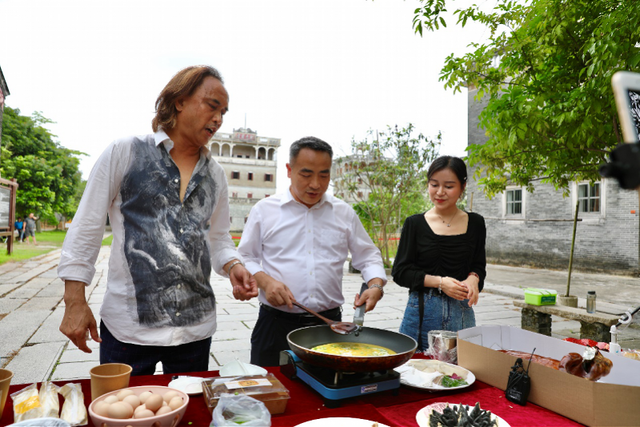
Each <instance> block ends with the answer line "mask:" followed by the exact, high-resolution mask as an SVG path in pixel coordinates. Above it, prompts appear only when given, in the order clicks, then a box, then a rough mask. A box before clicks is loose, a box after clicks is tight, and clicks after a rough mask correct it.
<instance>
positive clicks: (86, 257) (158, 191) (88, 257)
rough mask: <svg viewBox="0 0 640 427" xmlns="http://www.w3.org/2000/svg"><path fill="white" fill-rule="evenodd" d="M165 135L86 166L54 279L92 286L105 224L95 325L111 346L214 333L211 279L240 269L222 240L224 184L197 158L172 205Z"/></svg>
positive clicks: (173, 170)
mask: <svg viewBox="0 0 640 427" xmlns="http://www.w3.org/2000/svg"><path fill="white" fill-rule="evenodd" d="M172 148H173V141H171V140H170V139H169V137H168V136H167V134H166V133H164V132H162V131H160V132H156V133H155V134H151V135H145V136H140V137H127V138H123V139H119V140H117V141H114V142H113V143H111V145H109V147H108V148H107V149H106V150H105V151H104V153H103V154H102V155H101V156H100V158H99V159H98V161H97V162H96V165H95V166H94V168H93V170H92V171H91V174H90V176H89V179H88V181H87V186H86V189H85V191H84V194H83V196H82V201H81V202H80V206H79V207H78V211H77V213H76V215H75V216H74V218H73V221H72V223H71V227H70V229H69V231H68V233H67V236H66V238H65V241H64V244H63V247H62V255H61V258H60V264H59V267H58V275H59V277H60V278H61V279H62V280H77V281H80V282H84V283H87V284H88V283H91V281H92V279H93V276H94V274H95V267H94V264H95V261H96V258H97V256H98V252H99V250H100V244H101V241H102V238H103V233H104V226H105V223H106V219H107V212H108V214H109V221H110V224H111V228H112V230H113V243H112V245H111V256H110V258H109V275H108V278H107V290H106V293H105V295H104V299H103V303H102V306H101V309H100V317H101V319H102V321H103V322H104V323H105V324H106V326H107V328H109V331H110V332H111V333H112V334H113V336H114V337H115V338H116V339H118V340H119V341H122V342H126V343H131V344H139V345H158V346H175V345H180V344H184V343H189V342H194V341H198V340H202V339H205V338H208V337H210V336H211V335H213V333H214V332H215V329H216V312H215V296H214V294H213V290H212V288H211V285H210V283H209V277H210V275H211V270H212V269H213V270H215V271H217V272H218V273H219V274H222V275H224V276H226V273H225V272H224V271H223V266H224V265H225V264H226V263H228V262H229V261H231V260H232V259H234V258H238V259H241V258H240V257H239V255H238V253H237V251H236V249H235V245H234V243H233V241H232V240H231V236H230V235H229V227H230V223H229V203H228V197H229V196H228V190H227V181H226V177H225V174H224V170H223V169H222V167H221V166H220V165H219V164H218V163H217V162H216V161H215V160H214V159H212V158H211V155H210V153H209V151H208V150H207V149H206V148H203V149H202V150H201V152H200V159H199V161H198V163H197V165H196V167H195V169H194V171H193V173H192V175H191V178H190V180H189V184H188V185H187V189H186V193H185V196H184V199H183V200H181V199H180V171H179V169H178V167H177V166H176V165H175V163H174V162H173V159H172V158H171V155H170V154H169V153H170V151H171V149H172Z"/></svg>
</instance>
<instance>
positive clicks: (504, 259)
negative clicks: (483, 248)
mask: <svg viewBox="0 0 640 427" xmlns="http://www.w3.org/2000/svg"><path fill="white" fill-rule="evenodd" d="M474 96H475V91H473V90H469V144H482V143H484V142H485V141H486V136H485V134H484V130H482V129H479V128H478V120H477V116H478V114H479V113H480V112H481V111H482V108H484V105H486V104H484V103H483V102H476V101H475V100H474V99H473V97H474ZM469 172H470V174H469V175H470V180H469V183H468V187H467V206H468V207H469V208H470V209H471V210H473V211H474V212H477V213H479V214H481V215H482V216H484V217H485V221H486V224H487V259H488V261H489V262H493V263H498V264H511V265H527V266H535V267H542V268H552V269H566V268H567V267H568V266H569V256H570V253H571V237H572V233H573V221H572V220H573V215H574V213H573V212H574V210H575V195H573V194H572V196H573V197H572V196H569V197H563V195H562V192H561V191H556V190H555V189H554V187H553V186H552V185H550V184H541V183H537V184H536V185H535V186H534V192H533V193H528V192H527V191H526V190H524V189H523V191H522V194H523V199H524V203H523V215H522V217H521V218H520V220H517V221H514V220H510V218H513V217H512V216H509V215H505V214H504V212H503V210H504V209H503V203H504V202H503V197H502V195H498V196H496V197H494V198H493V199H492V200H490V199H488V198H487V197H485V196H484V193H483V192H482V189H481V188H479V187H478V185H477V182H476V181H475V179H474V178H473V170H470V171H469ZM601 190H602V194H603V195H602V199H601V201H602V205H601V212H600V213H599V214H584V213H581V214H580V215H579V218H580V219H582V221H580V222H578V225H577V229H576V243H575V250H574V259H573V267H574V268H575V269H581V270H585V271H597V272H607V273H622V274H638V273H640V267H639V265H640V264H639V262H640V258H639V253H640V252H639V245H640V239H639V235H640V223H639V218H638V215H637V213H631V212H632V211H634V210H635V212H637V209H638V193H637V192H635V191H627V190H622V189H620V188H619V187H618V184H617V182H615V181H611V180H603V181H602V182H601ZM552 219H553V220H558V219H561V220H566V221H549V220H552Z"/></svg>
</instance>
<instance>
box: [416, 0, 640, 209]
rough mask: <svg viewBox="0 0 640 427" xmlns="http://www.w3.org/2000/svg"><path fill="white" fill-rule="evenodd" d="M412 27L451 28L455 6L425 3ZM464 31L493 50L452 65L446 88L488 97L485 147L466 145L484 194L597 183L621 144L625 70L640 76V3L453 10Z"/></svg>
mask: <svg viewBox="0 0 640 427" xmlns="http://www.w3.org/2000/svg"><path fill="white" fill-rule="evenodd" d="M421 3H422V4H421V7H420V8H418V9H416V10H415V15H414V20H413V25H414V29H415V31H416V32H418V33H420V34H421V35H422V32H423V30H425V29H426V30H430V31H434V30H437V29H439V28H440V27H441V26H446V20H445V16H450V15H447V13H446V12H447V9H446V7H447V5H448V4H451V3H453V0H449V1H447V0H421ZM453 15H454V17H457V24H458V25H461V26H463V27H464V26H465V25H466V24H467V23H468V22H471V21H475V22H477V23H480V24H483V25H485V26H486V27H487V29H488V31H487V32H486V34H487V35H488V40H487V42H486V43H483V44H481V43H471V45H470V46H471V47H472V51H471V52H470V53H467V54H465V55H463V56H455V55H454V54H451V55H450V56H449V57H447V59H446V60H445V64H444V67H443V68H442V70H441V74H440V80H441V81H443V82H444V84H445V87H446V88H453V90H454V92H456V91H460V89H461V88H462V87H466V86H473V87H476V88H477V89H478V92H477V99H480V98H483V97H488V104H487V106H486V108H485V109H484V111H483V112H482V113H481V114H480V124H481V126H482V127H483V128H484V129H485V130H486V134H487V136H488V141H487V143H486V144H484V145H472V146H470V147H469V158H468V160H469V163H470V165H478V168H477V170H476V174H477V176H479V177H481V179H480V180H479V183H480V185H482V186H484V191H485V193H486V194H487V195H489V196H492V195H494V194H496V193H498V192H501V191H503V190H504V189H505V186H506V185H507V184H508V183H509V182H511V183H514V184H516V185H522V186H527V187H528V189H529V190H530V191H532V189H533V187H532V185H531V183H532V181H535V180H541V181H542V182H548V183H552V184H554V185H555V187H556V188H557V189H563V190H564V191H565V192H566V191H568V187H569V183H570V182H572V181H576V180H591V181H595V180H598V179H599V175H598V166H599V165H600V164H602V163H603V162H605V161H606V156H607V154H608V152H609V151H610V150H611V149H612V148H613V147H615V146H616V145H617V144H619V143H621V142H623V141H622V138H621V134H620V131H619V124H618V117H617V113H616V109H615V104H614V100H613V94H612V91H611V76H612V75H613V74H614V73H615V72H616V71H619V70H629V71H640V44H638V43H639V42H640V25H638V22H640V21H639V20H640V2H638V1H635V0H528V1H512V0H497V2H496V4H495V6H494V7H493V9H492V10H491V11H489V12H487V11H483V10H482V9H481V8H479V7H478V6H476V5H473V6H471V7H468V8H460V9H457V10H455V11H454V12H453Z"/></svg>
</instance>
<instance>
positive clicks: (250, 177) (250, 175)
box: [247, 172, 253, 181]
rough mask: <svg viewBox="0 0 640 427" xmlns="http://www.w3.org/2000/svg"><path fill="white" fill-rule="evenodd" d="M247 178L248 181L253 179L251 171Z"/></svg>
mask: <svg viewBox="0 0 640 427" xmlns="http://www.w3.org/2000/svg"><path fill="white" fill-rule="evenodd" d="M247 178H249V181H253V172H249V173H248V175H247Z"/></svg>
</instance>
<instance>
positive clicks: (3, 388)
mask: <svg viewBox="0 0 640 427" xmlns="http://www.w3.org/2000/svg"><path fill="white" fill-rule="evenodd" d="M11 378H13V372H11V371H10V370H8V369H0V418H2V410H3V409H4V404H5V403H6V402H7V396H8V395H9V385H10V384H11Z"/></svg>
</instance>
